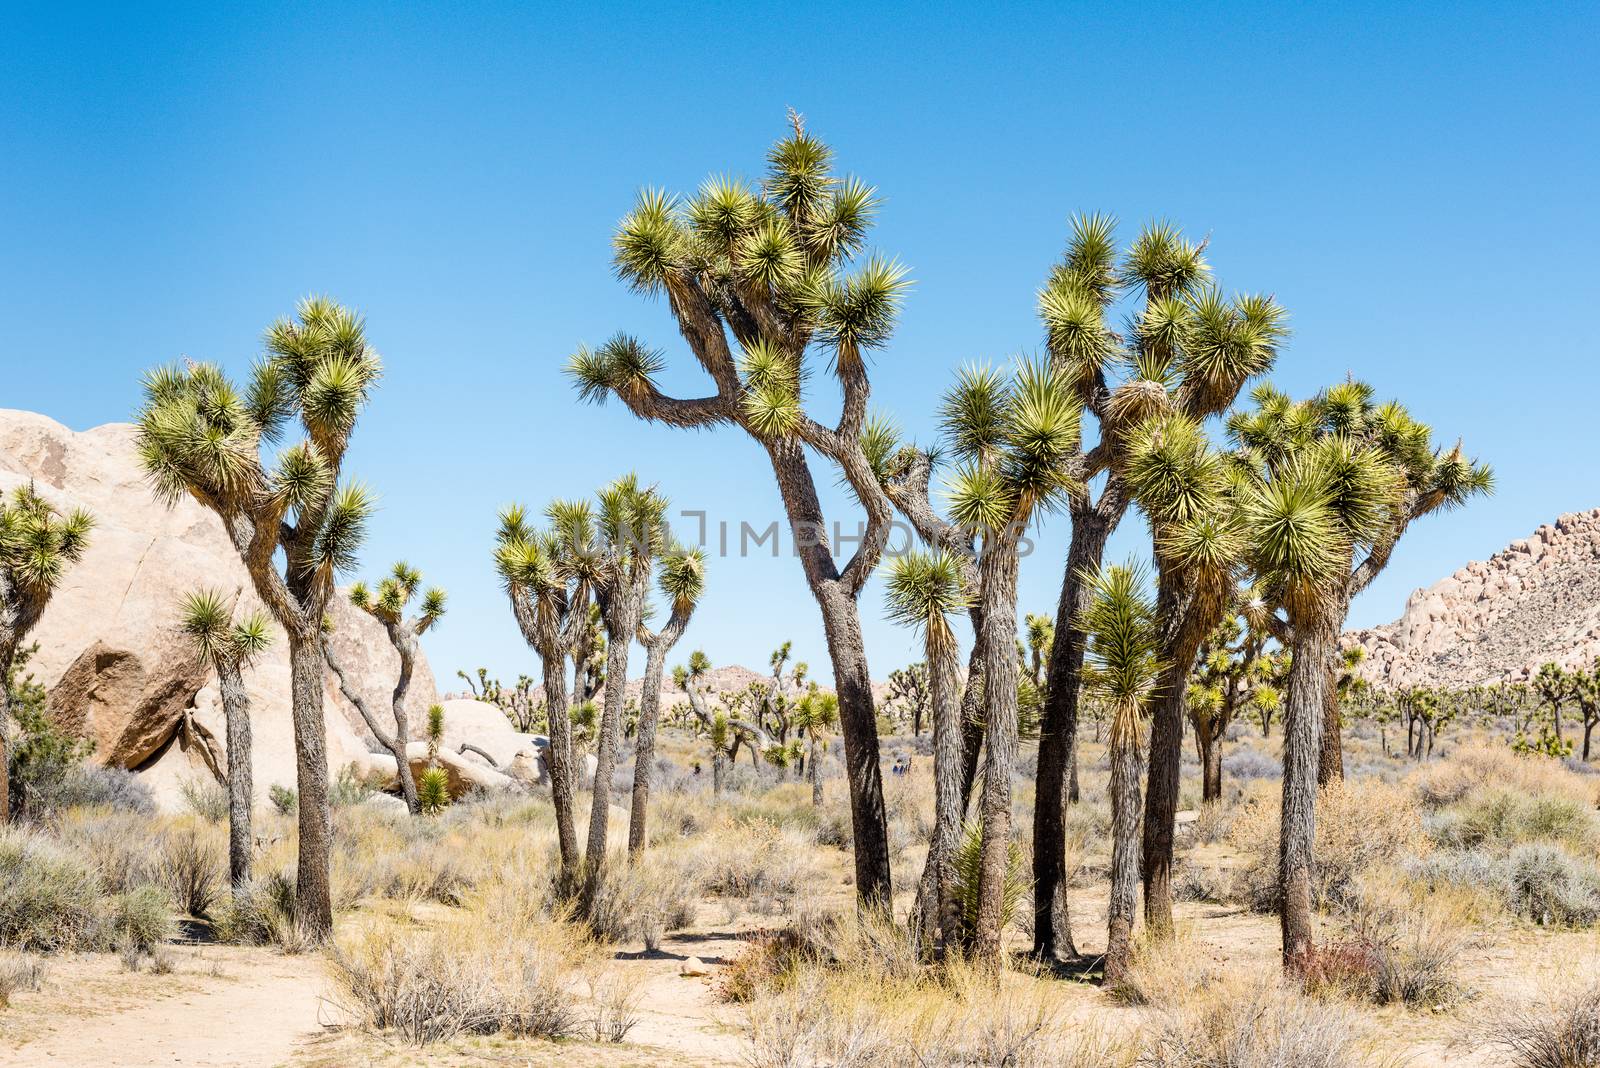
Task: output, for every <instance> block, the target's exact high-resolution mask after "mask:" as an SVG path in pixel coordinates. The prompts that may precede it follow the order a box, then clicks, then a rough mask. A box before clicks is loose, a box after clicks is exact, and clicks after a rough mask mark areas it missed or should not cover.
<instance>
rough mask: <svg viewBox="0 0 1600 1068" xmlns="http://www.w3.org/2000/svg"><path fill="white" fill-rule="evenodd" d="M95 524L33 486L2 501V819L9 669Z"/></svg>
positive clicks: (7, 805) (6, 790) (1, 817)
mask: <svg viewBox="0 0 1600 1068" xmlns="http://www.w3.org/2000/svg"><path fill="white" fill-rule="evenodd" d="M93 528H94V517H93V516H91V515H90V514H89V513H88V512H86V511H84V510H82V509H75V510H73V511H72V512H71V513H70V514H68V515H66V516H62V515H61V514H60V513H59V512H57V511H56V509H55V508H54V507H53V506H52V505H51V504H50V502H48V501H46V500H45V499H44V498H43V497H41V496H39V494H38V493H36V492H35V491H34V489H33V487H32V486H31V485H30V486H18V487H17V488H16V489H15V490H13V491H12V493H11V498H10V500H9V501H6V500H0V822H4V821H6V820H9V819H10V818H11V784H10V780H9V776H8V772H7V764H8V761H9V759H10V754H9V752H8V751H7V739H8V738H9V736H10V730H11V701H12V693H11V675H12V671H11V669H12V666H13V665H14V664H15V663H16V660H17V651H18V648H19V647H20V646H21V644H22V641H23V639H24V638H26V637H27V636H28V634H29V632H30V631H32V630H33V628H34V627H35V626H36V625H38V622H39V619H40V617H42V616H43V615H44V610H45V606H47V605H48V604H49V603H50V598H51V596H52V595H54V593H55V592H56V588H57V587H58V586H60V585H61V579H62V577H63V576H64V575H65V574H66V570H67V568H68V567H69V566H71V565H72V564H75V563H77V562H78V561H79V560H80V559H82V557H83V553H84V550H85V549H87V548H88V547H89V531H90V530H92V529H93Z"/></svg>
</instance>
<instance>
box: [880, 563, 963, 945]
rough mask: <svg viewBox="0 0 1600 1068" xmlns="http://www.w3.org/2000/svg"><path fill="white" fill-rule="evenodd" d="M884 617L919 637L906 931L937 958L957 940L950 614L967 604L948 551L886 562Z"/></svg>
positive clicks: (957, 704) (957, 810) (954, 664)
mask: <svg viewBox="0 0 1600 1068" xmlns="http://www.w3.org/2000/svg"><path fill="white" fill-rule="evenodd" d="M885 596H886V597H887V600H888V605H889V616H890V618H892V619H893V620H894V621H895V622H897V623H901V624H904V625H906V626H909V627H913V628H915V629H916V630H918V631H919V632H921V634H922V640H923V649H924V654H925V656H926V658H927V665H928V689H929V704H930V705H931V706H932V708H933V794H934V815H933V837H932V840H931V841H930V842H929V843H928V859H927V863H926V865H925V866H924V868H923V872H922V881H921V883H920V884H919V885H918V887H917V903H916V906H915V908H914V909H913V912H912V919H911V929H912V933H913V934H914V935H915V936H916V938H917V941H918V944H919V945H920V946H921V948H922V950H923V952H924V953H937V954H938V955H939V956H940V957H943V956H944V955H945V954H946V953H947V952H948V951H949V950H950V949H952V948H955V947H958V946H959V945H961V943H962V941H963V934H962V932H961V930H960V924H961V912H962V910H961V902H960V899H959V897H958V896H957V893H956V866H955V854H956V846H957V844H958V843H959V841H960V839H961V824H962V817H963V814H964V813H963V808H962V802H961V775H962V759H961V757H962V753H961V694H960V678H959V673H960V670H961V649H960V645H959V643H958V642H957V640H956V635H955V631H954V630H953V629H951V627H950V618H949V617H950V615H951V614H952V613H954V612H959V611H961V610H962V609H964V608H966V606H967V602H968V601H969V600H971V593H970V591H969V590H968V589H967V585H966V581H965V576H964V568H963V567H962V564H961V561H960V560H958V559H957V558H956V557H955V556H953V555H951V554H950V553H947V552H944V551H943V550H938V551H935V552H932V553H924V552H916V553H905V554H903V555H900V556H897V557H895V558H894V559H893V560H892V561H891V562H890V564H889V574H888V579H887V582H886V584H885Z"/></svg>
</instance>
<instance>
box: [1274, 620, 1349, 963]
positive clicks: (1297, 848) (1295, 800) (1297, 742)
mask: <svg viewBox="0 0 1600 1068" xmlns="http://www.w3.org/2000/svg"><path fill="white" fill-rule="evenodd" d="M1294 637H1295V641H1294V647H1293V651H1292V652H1293V655H1292V658H1291V660H1290V665H1289V696H1288V702H1287V704H1286V706H1285V708H1284V714H1283V813H1282V820H1281V823H1280V828H1279V839H1278V893H1279V898H1280V901H1281V904H1280V906H1279V907H1280V909H1281V913H1280V916H1281V921H1282V928H1283V963H1284V967H1285V968H1288V969H1290V970H1299V969H1300V968H1302V967H1304V965H1305V964H1306V963H1307V962H1308V957H1309V955H1310V953H1311V952H1312V950H1313V948H1314V945H1313V938H1314V932H1313V930H1312V916H1313V914H1312V894H1311V878H1312V870H1313V865H1314V864H1315V852H1314V851H1315V846H1316V833H1317V764H1318V754H1319V753H1320V751H1321V750H1320V746H1319V744H1318V743H1319V739H1318V737H1317V736H1318V734H1320V733H1321V730H1322V715H1323V709H1324V708H1325V707H1326V705H1325V703H1324V701H1325V694H1324V689H1325V687H1326V686H1327V685H1328V672H1327V663H1328V657H1330V656H1331V655H1332V654H1333V648H1334V644H1335V642H1336V640H1337V637H1338V635H1337V624H1336V623H1335V622H1334V620H1333V619H1331V618H1329V617H1327V616H1322V617H1320V618H1312V619H1307V620H1295V621H1294Z"/></svg>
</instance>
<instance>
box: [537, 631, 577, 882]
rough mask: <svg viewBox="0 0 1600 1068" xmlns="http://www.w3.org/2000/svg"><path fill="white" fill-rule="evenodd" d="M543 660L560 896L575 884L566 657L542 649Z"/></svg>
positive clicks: (573, 771) (573, 775) (573, 781)
mask: <svg viewBox="0 0 1600 1068" xmlns="http://www.w3.org/2000/svg"><path fill="white" fill-rule="evenodd" d="M540 658H541V659H542V660H543V661H544V707H545V720H546V726H547V728H548V729H549V731H550V745H549V746H548V748H546V750H545V755H546V757H547V761H548V763H549V765H550V769H549V770H550V800H551V804H552V805H553V807H554V808H555V810H556V839H557V841H558V842H559V844H560V850H561V871H560V872H559V874H558V877H557V880H556V885H557V888H558V892H559V893H560V894H561V896H566V895H567V894H570V893H571V892H572V890H573V888H574V887H575V886H576V884H577V878H578V868H579V865H580V864H581V860H580V858H579V856H578V830H577V820H576V818H575V816H574V813H573V811H572V808H573V804H572V799H573V793H574V791H575V787H576V780H577V773H576V769H574V768H573V766H572V718H571V715H570V713H569V712H568V709H567V678H566V657H565V655H563V654H562V653H561V652H560V651H559V650H556V649H546V650H543V651H541V653H540Z"/></svg>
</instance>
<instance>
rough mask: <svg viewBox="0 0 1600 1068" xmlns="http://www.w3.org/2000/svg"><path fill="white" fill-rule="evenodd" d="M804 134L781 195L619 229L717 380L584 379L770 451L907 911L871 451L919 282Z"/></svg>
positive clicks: (672, 210) (882, 852) (861, 806)
mask: <svg viewBox="0 0 1600 1068" xmlns="http://www.w3.org/2000/svg"><path fill="white" fill-rule="evenodd" d="M791 125H792V127H793V130H792V132H791V133H790V134H789V135H788V136H786V137H784V138H783V139H782V140H780V141H779V142H778V143H777V144H775V145H774V146H773V148H772V150H771V151H770V152H769V153H768V157H767V160H768V170H767V176H766V179H765V181H764V182H763V183H762V184H760V185H753V184H750V183H747V182H744V181H742V180H739V179H734V178H714V179H711V180H708V181H707V182H706V183H705V184H704V185H703V186H702V187H701V189H700V191H699V192H698V193H697V194H696V195H694V196H692V197H687V198H679V197H677V196H673V195H669V194H667V193H664V192H660V191H657V190H649V191H646V192H645V193H643V194H642V195H641V196H640V197H639V200H638V203H637V204H636V205H635V207H634V208H633V210H632V211H630V212H629V213H628V214H627V216H626V217H624V219H623V220H622V222H621V223H620V224H619V225H618V227H617V231H616V234H615V237H614V238H613V242H612V247H613V251H614V262H615V264H616V269H617V273H618V275H619V276H620V277H621V278H622V279H623V280H624V281H625V282H626V283H628V285H629V286H630V287H632V288H633V289H634V290H635V291H636V292H638V293H641V294H646V295H651V296H664V297H665V298H666V300H667V305H668V308H669V309H670V311H671V313H672V316H673V318H674V320H675V321H676V323H677V325H678V330H679V333H680V334H681V335H682V336H683V339H684V341H685V342H686V343H687V345H688V347H689V349H690V351H691V352H692V353H693V355H694V358H695V360H696V362H697V363H698V364H699V366H700V368H701V370H702V371H704V372H705V374H706V376H707V377H708V378H709V380H710V385H711V391H710V392H709V393H708V394H707V395H704V396H701V397H698V398H694V399H681V398H678V397H671V396H668V395H667V394H665V393H663V392H662V391H661V389H660V387H659V386H658V384H657V378H658V376H659V373H660V372H661V371H662V369H663V368H664V365H665V359H664V357H663V356H662V355H661V354H660V353H658V352H656V351H655V350H653V349H651V348H649V347H648V346H646V345H645V344H643V343H641V342H640V341H638V340H637V339H635V338H632V337H628V336H626V335H619V336H617V337H614V338H613V339H612V340H610V341H608V342H606V343H605V344H604V345H602V346H600V347H598V348H593V349H591V348H587V347H585V348H580V349H579V350H578V351H577V353H575V354H574V356H573V357H572V360H571V362H570V365H569V371H570V373H571V375H572V378H573V380H574V382H575V384H576V386H577V388H578V391H579V394H580V396H582V397H583V398H584V399H586V400H593V401H597V402H598V401H602V400H604V399H606V398H608V397H616V398H617V399H618V400H620V401H621V402H622V403H623V404H625V405H626V406H627V407H628V409H629V411H631V412H632V413H633V414H634V415H636V416H638V417H639V418H641V419H646V420H649V421H652V422H658V423H663V424H665V425H668V426H673V427H680V428H711V427H722V426H728V427H737V428H739V429H740V430H743V431H744V432H745V433H746V434H747V435H748V436H749V437H750V438H751V439H753V440H754V441H755V442H756V443H757V444H759V445H760V446H761V448H762V449H763V450H765V452H766V454H767V457H768V459H769V461H770V462H771V465H772V471H773V476H774V478H775V480H776V481H777V484H778V489H779V491H780V493H781V496H782V499H783V503H784V510H785V513H786V515H787V518H788V520H789V528H790V534H791V536H792V538H793V539H794V545H795V551H796V555H797V556H798V557H799V559H800V563H801V567H802V568H803V570H804V573H805V577H806V582H807V585H808V586H809V587H810V589H811V592H812V595H813V597H814V598H815V599H816V601H817V605H818V608H819V610H820V611H821V613H822V616H823V621H824V626H825V629H826V631H827V634H828V651H829V655H830V657H831V659H832V661H833V676H834V682H835V685H836V686H837V687H838V691H839V709H840V721H841V725H842V729H843V732H844V741H845V763H846V764H847V766H848V776H847V778H848V780H849V783H850V791H851V806H850V807H851V823H852V825H853V827H854V841H855V859H856V873H855V884H856V893H857V895H858V897H859V898H860V900H861V901H862V902H863V903H864V904H868V905H870V906H871V907H874V908H877V909H887V908H888V907H889V903H890V876H889V846H888V827H887V822H886V818H885V813H884V805H883V782H882V776H881V773H880V770H879V766H878V728H877V718H876V714H875V710H874V708H873V698H872V679H871V674H870V672H869V670H868V668H867V659H866V651H865V645H864V643H863V640H862V637H861V623H860V617H859V611H858V606H857V601H858V599H859V597H860V594H861V590H862V588H863V587H864V586H865V584H866V582H867V579H868V578H869V577H870V576H871V574H872V571H873V569H874V568H875V567H876V566H877V563H878V559H879V557H880V556H881V554H882V552H883V547H884V545H885V543H886V541H887V539H888V535H889V524H890V520H891V518H892V509H891V506H890V504H889V501H888V498H887V497H886V496H885V495H884V493H883V490H882V488H881V487H880V486H879V484H878V482H877V480H876V478H875V477H874V474H873V471H872V467H871V465H870V463H869V461H868V456H867V452H866V450H865V448H864V444H863V429H864V426H865V422H866V416H867V402H868V396H869V393H870V384H869V380H868V375H867V359H868V357H869V355H870V354H871V353H872V352H873V351H874V350H877V349H881V348H882V347H883V346H884V345H886V344H887V342H888V341H889V338H890V336H891V335H892V334H893V331H894V325H895V319H896V316H897V314H898V310H899V306H900V301H901V298H902V296H903V294H904V292H905V289H906V287H907V284H908V283H907V280H906V273H905V270H904V269H903V268H902V267H900V266H899V265H898V264H897V263H894V262H893V261H890V260H886V259H883V258H881V257H878V256H865V257H863V252H864V248H865V244H866V236H867V232H868V230H869V229H870V227H871V225H872V220H873V216H874V214H875V213H876V210H877V196H876V193H875V191H874V190H873V189H872V188H871V187H869V186H867V185H866V184H865V183H863V182H861V181H859V180H857V179H854V178H848V177H840V176H837V175H835V174H834V173H832V152H831V150H830V149H829V148H828V147H827V145H825V144H824V143H823V142H822V141H820V140H819V139H818V138H817V137H815V136H814V135H812V134H811V133H810V132H808V131H807V130H806V129H805V126H804V123H803V121H802V120H801V118H800V117H799V116H798V115H793V114H791ZM824 368H825V369H826V371H827V373H828V374H829V375H830V376H831V377H832V379H833V380H834V381H835V382H836V383H837V385H838V388H839V391H840V395H841V405H840V414H839V418H838V421H837V423H836V424H834V425H832V426H825V425H823V424H822V423H820V422H818V421H817V420H815V419H813V418H812V417H811V415H810V414H808V412H807V406H806V397H805V394H806V389H807V386H808V384H811V382H812V380H813V378H814V377H816V372H818V371H821V370H823V369H824ZM808 450H809V451H810V452H814V453H815V454H816V455H817V456H819V457H821V458H822V459H823V460H824V461H826V462H827V463H829V464H832V465H833V466H834V467H835V468H837V470H838V471H839V472H840V473H841V474H842V475H843V477H844V480H845V481H846V483H847V484H848V485H849V487H850V490H851V492H852V494H853V496H854V497H855V498H856V500H857V502H858V503H859V504H860V505H861V507H862V509H863V511H864V512H865V513H866V524H865V529H864V531H863V535H862V538H861V541H860V544H859V545H858V547H857V548H856V551H855V552H854V553H853V554H852V555H851V557H850V558H849V559H848V560H846V561H845V562H844V564H843V566H842V567H841V566H840V564H839V562H838V561H837V560H836V559H835V558H834V554H833V551H832V546H831V542H830V539H829V537H828V533H827V532H828V530H829V525H828V523H827V522H826V517H825V515H824V514H823V510H822V504H821V499H820V496H819V493H818V490H817V482H816V478H815V475H814V473H813V471H812V468H811V460H810V459H809V457H808Z"/></svg>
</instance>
